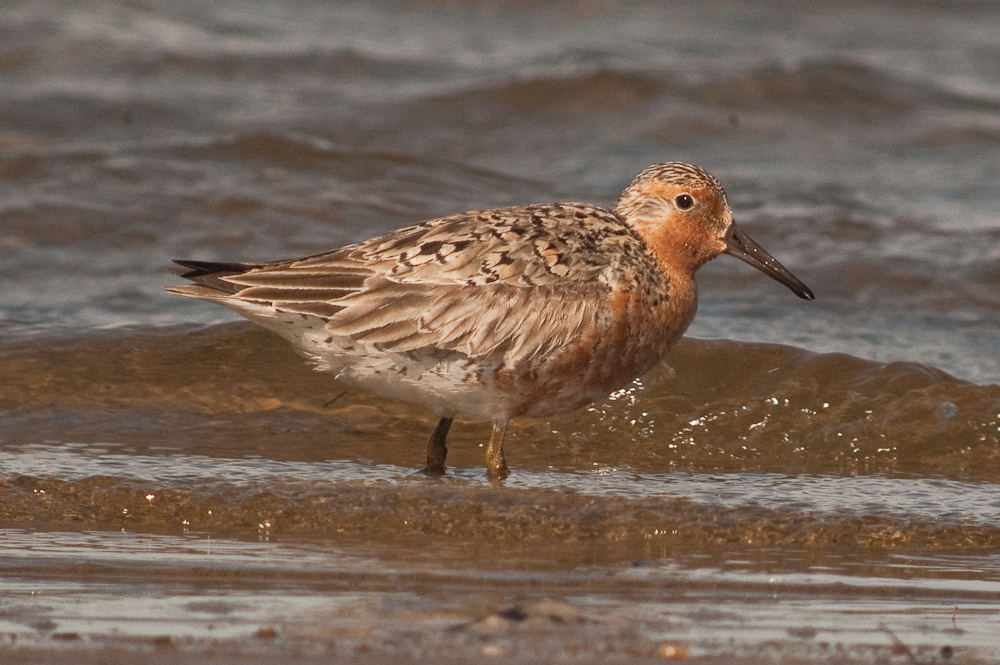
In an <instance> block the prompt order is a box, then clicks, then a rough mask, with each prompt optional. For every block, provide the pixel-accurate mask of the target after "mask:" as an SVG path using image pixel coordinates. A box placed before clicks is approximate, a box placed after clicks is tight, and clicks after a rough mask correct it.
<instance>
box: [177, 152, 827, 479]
mask: <svg viewBox="0 0 1000 665" xmlns="http://www.w3.org/2000/svg"><path fill="white" fill-rule="evenodd" d="M719 254H729V255H731V256H735V257H736V258H738V259H741V260H743V261H746V262H747V263H749V264H750V265H752V266H753V267H755V268H757V269H758V270H760V271H762V272H763V273H765V274H766V275H769V276H770V277H773V278H774V279H776V280H777V281H779V282H781V283H782V284H784V285H785V286H787V287H788V288H790V289H791V290H792V291H793V292H794V293H795V294H796V295H797V296H799V297H800V298H805V299H806V300H812V299H813V294H812V291H810V290H809V288H808V287H807V286H806V285H805V284H803V283H802V282H801V281H799V280H798V279H797V278H796V277H795V276H794V275H792V274H791V273H790V272H789V271H788V270H787V269H786V268H785V267H784V266H782V265H781V264H780V263H778V262H777V261H776V260H775V259H774V258H773V257H772V256H771V255H770V254H768V253H767V252H766V251H764V250H763V249H762V248H761V247H760V246H759V245H757V243H755V242H754V241H753V240H751V239H750V238H749V237H748V236H747V235H746V234H745V233H743V231H741V230H740V229H739V228H738V227H737V226H736V225H735V224H734V223H733V216H732V212H731V211H730V209H729V204H728V202H727V200H726V193H725V191H724V190H723V189H722V185H720V184H719V181H718V180H716V179H715V177H714V176H712V175H711V174H710V173H708V172H707V171H705V170H703V169H701V168H699V167H697V166H693V165H691V164H683V163H679V162H670V163H666V164H657V165H654V166H650V167H649V168H647V169H645V170H644V171H642V173H640V174H639V175H638V176H636V178H635V180H633V181H632V183H631V184H630V185H629V186H628V187H627V188H626V189H625V191H624V192H623V193H622V195H621V198H619V199H618V202H617V203H616V204H615V206H614V207H613V208H612V209H611V210H604V209H602V208H599V207H597V206H594V205H590V204H587V203H549V204H543V205H526V206H513V207H508V208H495V209H492V210H481V211H473V212H466V213H462V214H460V215H452V216H449V217H442V218H440V219H434V220H431V221H427V222H424V223H422V224H417V225H416V226H409V227H406V228H402V229H399V230H397V231H393V232H391V233H388V234H386V235H383V236H379V237H377V238H372V239H371V240H366V241H364V242H360V243H357V244H353V245H348V246H346V247H342V248H340V249H335V250H333V251H330V252H325V253H323V254H316V255H314V256H307V257H303V258H298V259H288V260H284V261H274V262H270V263H208V262H203V261H176V263H178V264H179V265H180V266H182V267H181V268H174V269H173V270H174V272H176V273H177V274H178V275H180V276H181V277H184V278H186V279H189V280H191V281H193V282H194V284H193V285H189V286H178V287H173V288H171V289H170V291H172V292H174V293H177V294H180V295H183V296H190V297H193V298H201V299H204V300H210V301H212V302H216V303H219V304H220V305H225V306H226V307H229V308H230V309H232V310H234V311H235V312H237V313H238V314H241V315H243V316H245V317H246V318H248V319H250V320H251V321H253V322H255V323H258V324H260V325H261V326H263V327H265V328H267V329H269V330H272V331H274V332H276V333H278V334H279V335H281V336H282V337H284V338H285V339H287V340H289V341H290V342H291V343H292V344H293V345H295V347H296V348H297V349H298V350H299V351H300V352H302V353H304V354H305V355H306V356H308V357H309V358H310V359H311V360H312V361H313V363H314V364H315V365H316V368H317V369H320V370H324V371H328V372H332V373H333V374H334V375H335V376H336V377H337V379H339V380H341V381H344V382H346V383H349V384H353V385H357V386H360V387H362V388H366V389H368V390H371V391H373V392H375V393H378V394H381V395H385V396H387V397H392V398H399V399H403V400H407V401H410V402H415V403H418V404H423V405H426V406H428V407H432V408H434V409H436V410H438V412H440V413H441V414H442V415H441V420H440V421H439V422H438V424H437V427H436V428H435V429H434V433H433V434H432V435H431V438H430V441H429V443H428V444H427V466H426V467H425V468H424V472H426V473H428V474H431V475H440V474H443V473H444V472H445V456H446V455H447V452H448V450H447V448H446V446H445V441H446V438H447V435H448V429H449V427H450V426H451V422H452V419H453V418H454V416H455V414H456V413H464V414H466V415H468V416H471V417H474V418H482V419H485V420H490V421H492V423H493V434H492V435H491V436H490V441H489V445H488V447H487V449H486V466H487V470H488V472H489V476H490V478H491V479H492V480H494V481H497V480H501V479H503V478H505V477H506V476H507V473H508V469H507V462H506V459H505V457H504V450H503V443H504V433H505V431H506V428H507V423H508V421H510V419H511V418H513V417H515V416H535V417H547V416H552V415H555V414H559V413H564V412H566V411H571V410H573V409H577V408H580V407H582V406H585V405H587V404H590V403H591V402H594V401H596V400H599V399H601V398H603V397H605V396H607V395H608V394H610V393H611V392H613V391H615V390H618V389H620V388H622V387H624V386H626V385H628V384H629V383H630V382H632V381H633V380H634V379H636V378H637V377H639V376H641V375H642V374H644V373H645V372H646V371H647V370H649V369H650V368H652V367H653V365H655V364H656V363H657V362H659V361H660V359H661V358H662V357H663V356H664V354H666V353H667V351H669V350H670V348H671V347H672V346H673V345H674V343H675V342H677V340H678V339H680V337H681V335H682V334H683V333H684V331H685V330H686V329H687V327H688V325H689V324H690V323H691V321H692V319H693V318H694V315H695V311H696V310H697V306H698V302H697V295H698V294H697V288H696V286H695V283H694V273H695V271H696V270H697V269H698V268H700V267H701V266H702V265H704V264H705V263H706V262H707V261H710V260H711V259H713V258H715V257H716V256H718V255H719Z"/></svg>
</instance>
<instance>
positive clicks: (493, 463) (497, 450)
mask: <svg viewBox="0 0 1000 665" xmlns="http://www.w3.org/2000/svg"><path fill="white" fill-rule="evenodd" d="M506 433H507V421H503V422H495V423H493V434H491V435H490V442H489V445H487V446H486V472H487V473H489V475H490V480H491V481H493V482H494V483H498V482H500V481H501V480H503V479H504V478H506V477H507V472H508V470H507V458H506V457H505V456H504V454H503V438H504V434H506Z"/></svg>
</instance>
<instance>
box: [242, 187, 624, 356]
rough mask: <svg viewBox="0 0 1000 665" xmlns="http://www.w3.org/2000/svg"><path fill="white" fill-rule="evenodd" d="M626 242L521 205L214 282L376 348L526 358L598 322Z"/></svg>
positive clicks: (582, 222) (563, 209) (600, 227)
mask: <svg viewBox="0 0 1000 665" xmlns="http://www.w3.org/2000/svg"><path fill="white" fill-rule="evenodd" d="M639 242H640V244H641V241H639ZM635 243H636V239H635V236H634V234H633V233H632V232H631V230H629V229H628V228H627V227H625V226H624V225H623V224H621V222H620V221H619V220H618V219H617V218H616V217H614V216H613V215H611V214H610V213H608V212H606V211H603V210H601V209H599V208H594V207H592V206H586V205H582V204H558V205H546V206H521V207H516V208H505V209H496V210H490V211H485V212H472V213H465V214H463V215H455V216H452V217H445V218H442V219H438V220H433V221H431V222H426V223H424V224H420V225H418V226H413V227H409V228H405V229H400V230H399V231H396V232H393V233H391V234H388V235H386V236H381V237H378V238H373V239H371V240H368V241H365V242H363V243H359V244H357V245H351V246H348V247H344V248H342V249H340V250H335V251H333V252H327V253H325V254H319V255H316V256H311V257H306V258H303V259H297V260H291V261H281V262H276V263H270V264H264V265H261V266H256V267H254V268H252V269H250V270H248V271H247V272H244V273H242V274H236V275H227V276H225V277H223V278H222V279H223V280H224V281H225V282H227V283H230V284H233V285H235V286H238V287H241V290H239V291H238V293H236V294H234V295H233V296H231V297H232V298H235V299H238V300H241V301H250V302H254V303H268V304H271V305H273V306H274V307H275V308H277V309H280V310H283V311H288V312H298V313H302V314H307V315H315V316H321V317H324V318H327V319H328V323H327V329H328V330H329V331H330V332H332V333H335V334H338V335H349V336H351V337H352V338H354V339H357V340H363V341H367V342H371V343H376V344H378V345H379V346H380V347H382V348H383V349H385V350H392V351H410V350H415V349H419V348H425V347H436V348H440V349H447V350H455V351H459V352H461V353H464V354H467V355H469V356H472V357H478V356H483V355H488V354H491V353H495V352H498V351H503V352H505V353H507V354H508V355H509V356H510V357H528V356H531V355H533V354H536V353H539V352H543V351H545V350H546V349H548V348H550V347H552V346H554V345H560V344H564V343H565V342H566V341H567V340H570V339H573V338H574V337H576V336H577V335H579V334H580V333H581V332H582V331H583V330H584V329H586V328H588V327H590V326H593V325H600V324H601V322H602V320H603V319H602V318H601V317H600V316H599V312H600V311H601V306H602V303H604V302H606V300H607V297H608V294H609V292H610V290H611V281H613V275H614V273H615V270H614V268H615V266H616V262H617V261H618V260H619V259H620V258H621V256H622V248H623V246H633V245H635ZM230 304H231V305H234V304H235V303H230Z"/></svg>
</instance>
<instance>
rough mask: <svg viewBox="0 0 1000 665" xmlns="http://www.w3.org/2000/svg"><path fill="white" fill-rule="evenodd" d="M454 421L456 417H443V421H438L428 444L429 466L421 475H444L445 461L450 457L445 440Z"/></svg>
mask: <svg viewBox="0 0 1000 665" xmlns="http://www.w3.org/2000/svg"><path fill="white" fill-rule="evenodd" d="M454 419H455V416H450V415H449V416H441V420H439V421H438V424H437V427H435V428H434V432H433V433H432V434H431V438H430V440H429V441H428V442H427V466H425V467H424V468H423V469H421V473H424V474H426V475H428V476H443V475H444V470H445V466H444V459H445V457H447V456H448V447H447V446H445V445H444V444H445V439H447V438H448V429H449V428H450V427H451V421H452V420H454Z"/></svg>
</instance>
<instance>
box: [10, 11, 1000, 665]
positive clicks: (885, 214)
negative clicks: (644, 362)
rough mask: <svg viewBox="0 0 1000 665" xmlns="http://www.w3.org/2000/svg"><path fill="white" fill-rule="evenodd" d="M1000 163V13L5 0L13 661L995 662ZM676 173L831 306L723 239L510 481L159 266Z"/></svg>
mask: <svg viewBox="0 0 1000 665" xmlns="http://www.w3.org/2000/svg"><path fill="white" fill-rule="evenodd" d="M998 146H1000V12H997V11H995V8H994V7H993V6H992V4H991V3H985V2H932V1H928V2H919V3H894V2H839V3H811V2H807V3H786V2H780V1H777V0H775V1H769V2H757V3H752V4H745V3H736V2H722V1H720V2H708V3H684V2H679V3H653V2H636V3H622V2H615V1H612V0H607V1H602V0H597V1H591V2H568V1H567V2H545V3H526V2H512V3H494V2H463V3H440V2H419V3H408V2H388V1H381V0H380V1H376V2H364V3H350V2H342V3H323V2H314V1H310V0H277V1H274V2H268V3H263V4H262V3H253V2H241V1H233V0H224V1H221V2H215V3H211V4H210V5H206V4H205V3H196V2H186V1H183V0H182V1H176V0H175V1H172V2H158V1H155V0H142V1H141V2H113V1H111V0H82V1H81V2H76V3H73V5H72V7H68V6H66V5H65V3H58V2H52V1H51V0H25V1H22V2H8V3H4V4H3V6H2V7H0V377H2V380H0V550H2V552H3V554H2V556H0V655H3V656H4V657H16V659H17V660H19V661H20V662H62V661H66V662H100V659H101V658H107V657H117V658H118V659H119V660H121V661H123V662H127V661H140V660H141V661H143V662H154V663H155V662H171V663H173V662H195V661H197V662H216V661H218V662H254V661H257V660H259V661H262V662H268V661H275V660H279V659H280V660H284V659H285V658H287V656H288V655H289V654H292V655H295V656H296V657H298V658H299V659H300V660H303V661H307V662H308V661H312V660H316V661H323V662H329V661H330V660H331V659H334V660H343V661H358V662H368V661H371V662H385V661H386V660H396V661H399V662H418V661H426V660H429V659H432V658H433V659H435V660H439V661H442V662H452V661H454V662H468V661H470V660H475V659H482V658H484V657H490V658H493V659H499V658H504V659H506V660H512V661H514V662H553V661H555V660H573V661H580V662H586V661H588V660H595V661H596V660H612V661H614V660H621V661H625V660H628V661H629V662H632V661H636V660H638V661H640V662H642V661H644V660H649V661H662V660H665V659H666V660H670V659H679V660H693V661H696V662H733V659H734V658H735V659H738V660H739V662H747V663H756V662H761V663H765V662H788V663H800V662H801V663H825V662H837V663H844V662H864V663H868V662H878V663H883V662H886V663H895V662H898V663H945V662H962V663H978V662H983V663H987V662H995V661H996V660H997V658H1000V641H998V640H997V639H996V638H995V634H996V632H997V631H996V627H997V624H998V620H1000V586H998V583H1000V575H998V570H1000V566H998V559H997V554H996V553H997V551H998V546H1000V517H998V515H1000V491H998V488H997V483H998V478H1000V387H998V386H997V385H996V383H997V382H998V381H1000V360H998V359H1000V336H998V335H997V330H998V328H1000V296H998V295H997V290H996V288H995V285H996V281H997V276H998V272H997V268H996V266H997V261H998V259H1000V204H998V203H997V200H996V185H997V182H1000V170H998V167H997V161H996V151H997V147H998ZM673 159H679V160H687V161H692V162H695V163H698V164H700V165H703V166H705V167H706V168H708V169H710V170H711V171H712V172H714V173H715V174H716V175H718V176H719V178H720V179H721V180H722V182H723V183H724V184H725V186H726V188H727V191H728V193H729V198H730V202H731V203H732V205H733V208H734V212H735V214H736V218H737V220H739V222H740V224H741V225H742V226H743V227H744V228H745V229H746V230H747V231H748V233H749V234H750V235H752V236H753V237H754V238H755V239H756V240H757V241H758V242H760V243H761V245H763V246H764V247H766V248H767V249H768V250H769V251H771V252H772V253H773V254H774V255H775V256H777V257H778V258H779V260H781V261H782V262H783V263H784V264H785V265H787V266H788V267H789V268H790V269H791V270H792V271H793V272H794V273H795V274H796V275H797V276H799V277H800V278H802V280H803V281H805V282H806V283H807V284H809V285H810V286H811V287H812V288H813V290H814V291H815V292H816V294H817V300H816V301H815V302H809V303H806V302H803V301H801V300H799V299H797V298H795V297H794V296H793V295H791V294H790V293H788V292H787V290H786V289H784V288H782V287H781V286H780V285H777V284H775V283H774V282H773V281H771V280H768V279H767V278H766V277H764V276H762V275H760V274H757V273H755V272H754V271H752V270H751V269H750V268H748V267H747V266H745V265H743V264H741V263H739V262H737V261H733V260H730V259H728V258H726V257H723V258H721V259H719V260H718V261H714V262H712V263H711V264H709V265H708V266H706V267H705V268H704V269H703V270H702V271H701V273H700V275H699V284H700V288H701V311H700V313H699V316H698V318H697V320H696V321H695V323H694V325H693V326H692V328H691V330H690V331H689V333H690V336H689V338H688V339H687V340H685V341H684V342H682V344H680V345H679V346H678V347H677V348H676V349H675V350H674V351H673V352H671V354H670V355H669V356H668V358H667V359H666V362H665V364H664V365H663V366H661V367H658V368H655V369H654V370H653V371H652V372H650V373H649V374H648V375H647V376H645V377H643V378H642V379H641V380H640V381H638V382H636V384H634V385H632V386H630V387H629V388H627V389H625V390H622V391H620V392H619V393H616V394H615V395H612V396H610V397H609V398H608V399H607V400H605V401H604V402H602V403H599V404H595V405H593V406H592V407H590V408H588V409H584V410H581V411H579V412H577V413H572V414H566V415H564V416H560V417H558V418H553V419H551V420H549V421H528V420H524V421H515V422H514V423H512V426H511V429H510V432H509V439H508V451H509V455H510V458H511V463H512V468H513V475H512V477H511V478H510V479H509V481H508V482H507V483H506V484H505V486H504V487H503V488H495V487H492V486H490V485H489V484H488V483H487V482H486V480H485V477H484V473H483V450H482V448H483V445H484V444H485V441H486V439H487V438H488V436H489V426H488V425H487V424H485V423H477V422H471V421H463V420H461V419H459V420H458V421H456V424H455V426H454V427H453V429H452V433H451V435H450V437H449V448H450V453H449V464H450V465H452V468H451V469H450V471H449V475H448V477H446V478H445V479H443V480H440V481H434V480H429V479H426V478H422V477H419V476H415V475H414V471H415V470H416V469H417V468H418V467H419V466H420V465H421V463H422V459H421V457H422V455H423V448H424V442H425V440H426V437H427V436H428V434H429V432H430V430H431V429H432V428H433V425H434V421H435V416H434V414H431V413H426V412H423V411H421V410H420V409H417V408H415V407H412V406H410V405H407V404H403V403H398V402H389V401H386V400H384V399H381V398H379V397H377V396H374V395H371V394H368V393H365V392H362V391H358V390H355V389H352V388H350V387H347V386H342V385H339V384H337V382H335V381H334V380H333V379H332V378H331V377H329V376H324V375H321V374H318V373H315V372H312V371H310V370H309V369H308V367H306V366H305V365H304V363H303V362H302V361H301V360H300V359H299V358H298V357H297V356H296V355H295V354H294V353H293V352H292V351H291V350H290V349H288V348H287V347H286V345H284V344H283V343H282V342H281V341H280V340H278V339H275V338H273V337H272V336H270V335H268V334H267V333H265V332H263V331H259V330H257V329H255V328H254V327H253V326H252V325H250V324H248V323H246V322H242V321H239V322H237V319H236V317H235V316H234V315H231V314H230V313H228V312H227V311H225V310H222V309H221V308H217V307H212V306H211V305H208V304H205V303H199V302H192V301H190V300H187V299H182V298H177V297H175V296H172V295H170V294H168V293H166V292H165V291H164V288H163V287H165V286H167V285H170V284H174V283H176V281H177V280H176V279H175V278H173V277H172V276H170V275H169V274H168V273H167V272H166V271H165V266H166V265H167V264H168V263H169V262H170V259H172V258H191V259H203V260H237V261H239V260H265V259H272V258H281V257H289V256H295V255H298V254H306V253H311V252H316V251H321V250H324V249H329V248H332V247H335V246H338V245H340V244H344V243H347V242H351V241H354V240H359V239H363V238H366V237H369V236H371V235H373V234H376V233H380V232H383V231H387V230H389V229H392V228H395V227H398V226H402V225H404V224H409V223H413V222H415V221H418V220H421V219H426V218H430V217H433V216H436V215H442V214H448V213H454V212H459V211H463V210H467V209H472V208H481V207H488V206H494V205H503V204H512V203H527V202H539V201H549V200H557V199H578V200H588V201H595V202H598V203H602V204H607V203H610V202H611V201H613V200H614V198H615V197H616V196H617V194H618V192H620V190H621V188H622V187H623V186H624V185H625V184H626V183H627V182H628V181H629V179H630V178H631V177H632V176H633V175H634V174H635V173H636V172H638V171H639V170H640V169H641V168H643V167H645V166H646V165H648V164H651V163H654V162H659V161H665V160H673ZM8 659H9V658H8Z"/></svg>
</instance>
